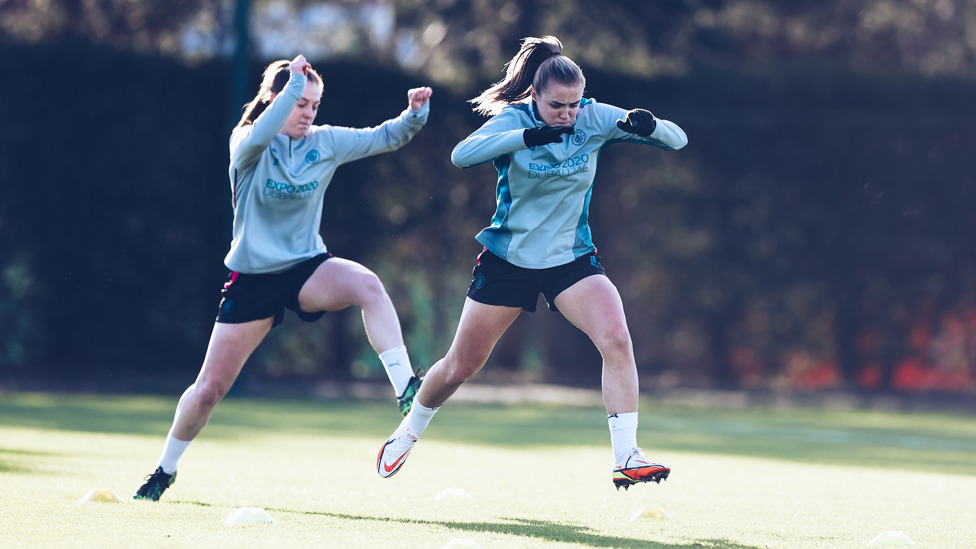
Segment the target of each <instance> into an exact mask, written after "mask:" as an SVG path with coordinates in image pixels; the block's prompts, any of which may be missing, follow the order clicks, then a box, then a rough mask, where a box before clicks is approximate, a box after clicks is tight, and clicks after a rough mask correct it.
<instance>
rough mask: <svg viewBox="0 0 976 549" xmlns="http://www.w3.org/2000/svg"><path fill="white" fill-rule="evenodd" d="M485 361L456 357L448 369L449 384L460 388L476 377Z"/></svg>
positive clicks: (475, 358)
mask: <svg viewBox="0 0 976 549" xmlns="http://www.w3.org/2000/svg"><path fill="white" fill-rule="evenodd" d="M484 363H485V361H484V360H480V361H479V358H477V357H470V356H467V357H455V358H454V360H452V361H451V362H450V363H449V367H448V368H447V383H448V384H450V385H455V386H459V385H461V384H463V383H464V382H465V381H467V380H469V379H471V378H472V377H474V375H475V374H476V373H478V370H480V369H481V367H482V366H483V365H484Z"/></svg>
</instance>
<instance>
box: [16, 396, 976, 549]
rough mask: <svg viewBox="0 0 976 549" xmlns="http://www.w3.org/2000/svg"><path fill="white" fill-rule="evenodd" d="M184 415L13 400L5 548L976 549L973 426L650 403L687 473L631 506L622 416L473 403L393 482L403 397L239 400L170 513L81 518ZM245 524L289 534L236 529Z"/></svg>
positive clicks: (660, 433) (168, 506) (145, 404)
mask: <svg viewBox="0 0 976 549" xmlns="http://www.w3.org/2000/svg"><path fill="white" fill-rule="evenodd" d="M176 398H177V397H176V395H174V396H173V397H172V398H156V397H152V398H148V397H138V398H127V397H117V396H99V395H60V394H57V395H54V394H5V395H0V547H98V548H106V547H173V548H177V547H178V548H185V547H207V548H220V547H228V548H230V547H233V548H243V547H303V548H305V547H396V548H412V547H417V548H441V547H448V546H452V545H451V544H452V541H453V543H454V545H453V546H454V547H475V546H477V547H481V548H485V549H487V548H512V547H547V548H548V547H622V548H630V547H648V548H665V547H678V548H688V549H691V548H727V549H749V548H767V547H770V548H779V547H782V548H822V547H830V548H846V547H865V546H866V545H867V543H868V542H869V541H870V540H872V539H873V538H874V537H875V536H877V535H878V534H879V533H881V532H882V531H886V530H897V531H901V532H904V533H905V534H906V535H907V536H908V537H909V538H911V539H912V540H914V542H915V543H916V544H917V546H918V547H933V548H936V547H937V548H955V547H959V548H963V547H966V548H972V547H976V497H974V496H973V494H976V419H973V418H971V417H965V416H962V415H936V414H916V413H911V414H909V413H897V414H896V413H881V412H869V411H852V410H815V409H771V408H745V409H721V408H704V407H684V406H676V405H658V404H655V403H651V402H644V403H642V409H641V418H640V423H641V425H640V430H639V438H638V440H639V442H640V443H641V445H642V447H643V448H644V449H645V451H646V452H647V453H648V455H649V456H650V457H651V458H652V459H656V460H659V461H662V462H664V463H667V464H669V465H670V466H671V467H672V469H673V472H672V474H671V478H670V479H669V480H668V481H666V482H663V483H661V485H639V486H634V487H632V488H631V489H630V490H629V491H626V492H625V491H622V490H621V491H619V492H618V491H615V490H614V488H613V486H612V483H611V481H610V468H611V465H612V463H611V457H610V445H609V434H608V431H607V425H606V417H605V414H604V412H603V410H602V409H601V408H590V407H563V406H556V405H542V404H524V405H523V404H519V405H506V406H502V405H486V404H472V403H466V402H454V401H452V402H450V403H448V404H447V405H446V406H445V407H444V409H443V410H442V411H441V413H439V414H438V415H437V417H436V418H434V421H433V422H432V424H431V427H430V428H429V429H428V431H427V432H426V433H425V434H424V436H423V439H422V440H421V441H420V442H419V443H418V445H417V447H416V448H415V449H414V451H413V453H412V454H411V456H410V460H409V461H408V463H407V464H406V465H405V466H404V467H403V469H402V470H401V471H400V472H399V473H398V474H397V475H396V476H394V477H392V478H389V479H382V478H380V477H379V476H378V475H377V474H376V471H375V458H376V452H377V451H378V450H379V447H380V445H381V444H382V443H383V441H384V440H385V437H386V436H387V435H388V434H389V433H390V432H392V431H393V429H394V428H395V427H396V425H397V424H398V422H399V414H397V412H396V409H395V405H394V403H393V401H392V399H391V400H390V402H382V403H378V402H363V401H336V400H255V399H242V398H229V399H227V400H225V401H224V402H223V403H221V405H220V406H218V407H217V411H216V412H215V414H214V417H213V419H212V420H211V423H210V425H208V426H207V428H206V429H205V430H204V432H203V434H202V435H201V437H200V438H199V439H198V440H197V441H195V442H194V443H193V445H192V446H191V447H190V449H189V450H188V451H187V453H186V454H185V456H184V459H183V461H182V462H181V465H180V472H179V477H178V479H177V482H176V484H175V485H174V486H173V487H172V488H170V489H169V490H168V491H167V492H166V494H165V495H164V496H163V499H162V501H160V502H159V503H155V504H154V503H147V502H138V503H135V502H126V503H78V500H79V499H80V498H81V497H82V496H84V495H85V494H86V493H87V492H88V491H90V490H91V489H93V488H102V489H110V490H114V491H115V492H116V493H117V494H119V495H120V496H122V497H123V498H125V499H128V498H129V497H130V496H131V494H132V492H133V491H134V490H135V488H136V487H138V485H139V484H140V482H141V479H142V477H143V476H145V475H146V474H147V473H149V472H150V471H151V470H152V469H153V468H154V464H155V460H156V458H157V457H158V455H159V452H160V450H161V448H162V442H163V437H164V436H165V434H166V431H167V429H168V428H169V424H170V421H171V419H172V412H173V408H174V406H175V404H176ZM451 494H460V495H451ZM438 496H441V497H440V498H439V497H438ZM240 507H261V508H264V509H265V510H266V511H267V512H268V513H270V514H271V516H272V517H274V519H275V520H276V522H275V523H272V524H250V525H226V524H225V523H224V519H225V518H226V517H227V516H228V515H229V514H231V513H232V512H233V511H235V510H236V509H238V508H240ZM644 508H648V509H653V508H659V509H663V510H664V511H666V513H667V514H668V515H669V516H670V517H671V520H667V519H653V518H646V519H638V520H631V518H632V517H633V516H634V515H635V514H637V513H638V512H639V511H640V510H641V509H644Z"/></svg>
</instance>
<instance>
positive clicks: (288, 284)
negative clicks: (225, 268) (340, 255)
mask: <svg viewBox="0 0 976 549" xmlns="http://www.w3.org/2000/svg"><path fill="white" fill-rule="evenodd" d="M331 257H332V254H329V253H324V254H321V255H317V256H315V257H313V258H311V259H306V260H305V261H302V262H301V263H299V264H298V265H295V266H294V267H292V268H290V269H288V270H287V271H282V272H280V273H269V274H247V273H239V272H237V271H233V272H231V273H230V275H228V277H227V283H226V284H224V289H223V290H222V291H221V292H220V296H221V299H220V307H219V308H218V309H217V322H223V323H225V324H240V323H243V322H251V321H252V320H261V319H264V318H270V317H274V322H273V323H272V324H271V326H272V327H274V326H277V325H279V324H281V322H282V321H283V320H284V318H285V309H291V310H292V311H295V312H296V313H298V318H300V319H302V320H304V321H305V322H315V321H316V320H318V319H320V318H322V315H324V314H325V311H318V312H315V313H307V312H305V311H303V310H302V309H301V307H299V306H298V293H299V292H301V291H302V286H304V285H305V282H306V281H307V280H308V279H309V278H310V277H311V276H312V273H314V272H315V269H317V268H318V266H319V265H321V264H322V263H324V262H325V261H326V260H327V259H329V258H331Z"/></svg>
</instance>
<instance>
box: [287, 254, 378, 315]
mask: <svg viewBox="0 0 976 549" xmlns="http://www.w3.org/2000/svg"><path fill="white" fill-rule="evenodd" d="M377 280H378V279H377V278H376V274H375V273H373V271H370V270H369V269H367V268H366V267H364V266H363V265H360V264H359V263H356V262H355V261H350V260H348V259H342V258H340V257H333V258H331V259H329V260H328V261H325V262H323V263H322V264H321V265H319V266H318V267H317V268H316V269H315V272H313V273H312V276H310V277H309V278H308V280H306V281H305V284H303V285H302V289H301V290H300V291H299V292H298V305H299V307H301V310H303V311H306V312H310V313H312V312H318V311H338V310H340V309H345V308H346V307H348V306H350V305H354V304H357V303H359V302H360V300H361V299H360V297H361V295H362V292H364V291H366V290H367V289H370V288H373V287H375V285H376V283H377Z"/></svg>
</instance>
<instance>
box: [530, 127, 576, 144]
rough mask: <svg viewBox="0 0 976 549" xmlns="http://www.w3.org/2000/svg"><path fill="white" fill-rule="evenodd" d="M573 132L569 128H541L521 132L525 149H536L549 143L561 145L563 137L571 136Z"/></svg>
mask: <svg viewBox="0 0 976 549" xmlns="http://www.w3.org/2000/svg"><path fill="white" fill-rule="evenodd" d="M575 131H576V130H574V129H573V128H572V127H571V126H542V127H541V128H529V129H527V130H525V131H524V132H522V141H525V146H526V147H538V146H540V145H548V144H550V143H562V140H563V136H564V135H567V134H572V133H574V132H575Z"/></svg>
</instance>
